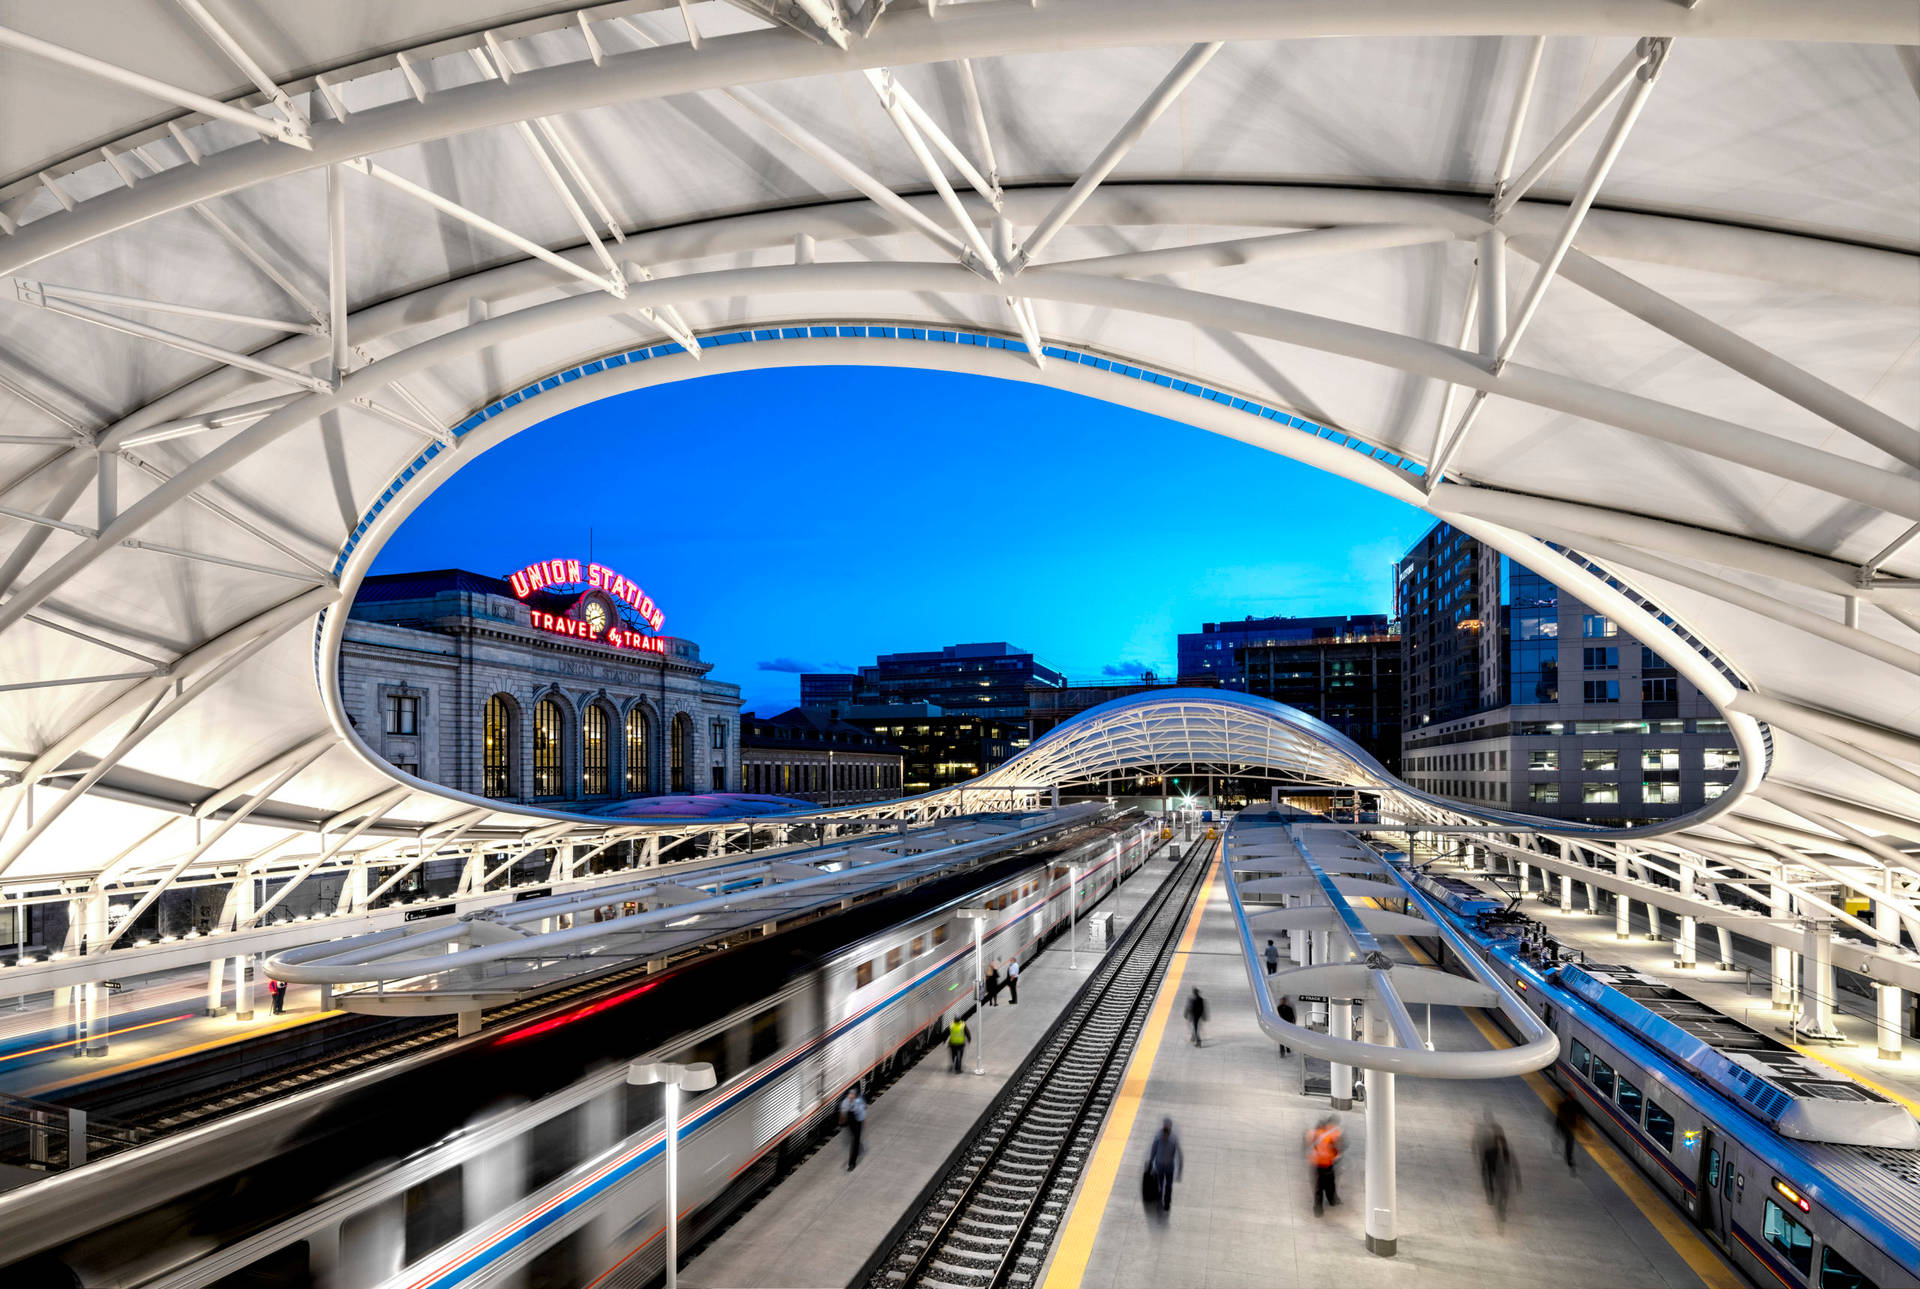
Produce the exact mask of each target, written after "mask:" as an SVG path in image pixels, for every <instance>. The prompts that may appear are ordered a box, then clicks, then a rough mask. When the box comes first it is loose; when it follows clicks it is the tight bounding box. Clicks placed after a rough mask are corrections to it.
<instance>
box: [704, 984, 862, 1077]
mask: <svg viewBox="0 0 1920 1289" xmlns="http://www.w3.org/2000/svg"><path fill="white" fill-rule="evenodd" d="M867 967H868V979H872V967H873V964H872V963H868V964H867ZM686 1059H687V1060H688V1061H689V1062H692V1063H694V1064H698V1063H699V1062H701V1061H705V1062H707V1063H708V1064H709V1065H711V1066H713V1085H714V1086H715V1087H716V1088H717V1087H719V1086H720V1085H721V1084H723V1083H725V1082H726V1081H727V1080H728V1079H730V1078H732V1077H733V1076H734V1075H735V1074H737V1073H738V1072H739V1071H738V1070H737V1069H736V1068H735V1066H734V1063H733V1048H732V1047H731V1045H730V1044H729V1043H728V1042H727V1031H725V1030H722V1031H721V1032H720V1033H718V1034H715V1035H713V1036H712V1037H710V1038H703V1039H701V1040H700V1041H699V1042H698V1043H695V1044H694V1045H693V1051H692V1052H690V1053H689V1054H688V1055H687V1057H686Z"/></svg>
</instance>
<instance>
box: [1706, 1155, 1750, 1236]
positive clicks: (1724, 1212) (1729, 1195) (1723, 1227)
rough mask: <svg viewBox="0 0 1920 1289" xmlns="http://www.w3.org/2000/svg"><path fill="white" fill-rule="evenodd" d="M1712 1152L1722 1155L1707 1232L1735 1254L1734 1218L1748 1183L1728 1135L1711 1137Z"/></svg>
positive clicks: (1739, 1156) (1739, 1158)
mask: <svg viewBox="0 0 1920 1289" xmlns="http://www.w3.org/2000/svg"><path fill="white" fill-rule="evenodd" d="M1711 1139H1712V1142H1713V1148H1714V1149H1715V1150H1716V1151H1718V1152H1719V1154H1720V1185H1719V1189H1718V1191H1717V1192H1716V1198H1715V1200H1714V1204H1713V1224H1712V1225H1711V1226H1709V1227H1708V1228H1707V1229H1708V1230H1709V1231H1711V1232H1712V1233H1713V1236H1714V1238H1715V1239H1717V1240H1718V1241H1719V1242H1720V1247H1721V1248H1723V1249H1725V1250H1727V1251H1728V1252H1730V1253H1731V1252H1733V1218H1734V1214H1735V1213H1737V1212H1738V1211H1739V1208H1740V1200H1741V1198H1742V1196H1741V1191H1742V1190H1743V1189H1744V1188H1745V1185H1746V1181H1745V1179H1744V1178H1742V1177H1741V1176H1740V1169H1741V1152H1740V1147H1738V1146H1737V1145H1735V1144H1734V1143H1733V1142H1732V1141H1731V1140H1729V1139H1728V1138H1727V1137H1726V1136H1725V1135H1723V1134H1721V1133H1718V1132H1715V1133H1712V1134H1711Z"/></svg>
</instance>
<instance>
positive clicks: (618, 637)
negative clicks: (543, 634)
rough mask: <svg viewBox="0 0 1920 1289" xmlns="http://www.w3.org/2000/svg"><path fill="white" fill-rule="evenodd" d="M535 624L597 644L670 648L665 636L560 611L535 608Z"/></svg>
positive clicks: (645, 650)
mask: <svg viewBox="0 0 1920 1289" xmlns="http://www.w3.org/2000/svg"><path fill="white" fill-rule="evenodd" d="M533 627H534V630H536V631H547V632H551V633H552V634H554V635H556V636H572V637H573V638H574V639H576V640H586V641H589V642H591V643H593V644H604V645H612V646H613V647H614V648H615V649H632V650H635V651H636V652H639V653H658V654H664V653H666V651H667V638H666V637H665V636H647V635H641V634H640V633H639V632H638V631H629V630H627V629H626V628H625V627H620V626H614V627H609V626H607V625H606V623H605V622H602V621H593V620H591V619H589V620H586V621H582V620H581V619H579V618H569V617H565V616H562V615H561V614H558V613H542V612H541V611H540V610H538V609H535V610H534V611H533Z"/></svg>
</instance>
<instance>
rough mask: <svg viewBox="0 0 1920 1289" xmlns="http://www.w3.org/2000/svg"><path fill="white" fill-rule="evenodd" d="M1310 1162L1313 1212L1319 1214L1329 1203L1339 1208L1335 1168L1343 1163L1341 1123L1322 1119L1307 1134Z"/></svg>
mask: <svg viewBox="0 0 1920 1289" xmlns="http://www.w3.org/2000/svg"><path fill="white" fill-rule="evenodd" d="M1307 1162H1309V1163H1310V1164H1312V1165H1313V1215H1314V1216H1315V1217H1319V1216H1320V1215H1321V1214H1322V1213H1324V1212H1325V1211H1326V1206H1327V1205H1332V1206H1333V1207H1334V1208H1339V1207H1340V1191H1339V1189H1338V1186H1337V1181H1338V1179H1337V1178H1336V1177H1335V1175H1334V1174H1335V1170H1336V1169H1337V1168H1338V1167H1339V1165H1340V1124H1339V1123H1338V1122H1337V1121H1336V1120H1334V1119H1333V1118H1331V1117H1329V1118H1326V1119H1322V1120H1321V1121H1320V1122H1319V1123H1317V1124H1315V1125H1314V1126H1313V1131H1311V1132H1309V1133H1308V1134H1307Z"/></svg>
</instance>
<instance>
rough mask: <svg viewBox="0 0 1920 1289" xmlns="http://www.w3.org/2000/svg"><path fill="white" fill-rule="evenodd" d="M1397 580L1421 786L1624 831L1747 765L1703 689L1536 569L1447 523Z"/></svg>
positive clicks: (1713, 792)
mask: <svg viewBox="0 0 1920 1289" xmlns="http://www.w3.org/2000/svg"><path fill="white" fill-rule="evenodd" d="M1397 587H1398V591H1399V596H1398V603H1399V608H1400V612H1401V614H1402V635H1403V638H1404V641H1405V649H1406V661H1405V664H1404V665H1405V672H1406V707H1405V730H1404V732H1403V735H1402V758H1403V766H1404V768H1403V771H1402V777H1404V778H1405V779H1407V780H1408V781H1409V782H1410V783H1412V784H1413V785H1414V786H1416V787H1420V788H1424V789H1426V790H1427V791H1429V792H1433V793H1436V794H1438V795H1440V796H1446V797H1452V798H1455V799H1458V800H1463V801H1470V802H1474V803H1477V804H1482V805H1491V806H1497V807H1503V808H1507V809H1513V810H1519V811H1523V812H1525V813H1527V814H1536V815H1544V816H1546V817H1548V818H1556V819H1580V820H1585V821H1589V822H1596V823H1605V824H1610V825H1617V826H1626V825H1631V824H1636V823H1648V822H1652V821H1654V820H1658V819H1665V818H1671V817H1673V816H1675V815H1679V814H1684V813H1686V812H1688V811H1690V810H1697V809H1699V808H1700V807H1701V806H1702V805H1704V804H1705V803H1706V802H1707V801H1710V800H1712V799H1713V798H1714V797H1716V796H1718V795H1719V794H1720V793H1721V792H1723V791H1725V790H1726V788H1727V787H1728V785H1730V784H1731V783H1732V782H1733V779H1734V776H1735V775H1736V774H1738V772H1739V769H1740V762H1739V754H1738V752H1737V750H1736V748H1735V745H1734V742H1733V739H1732V738H1731V736H1730V735H1729V734H1728V732H1727V724H1726V722H1725V720H1723V719H1722V718H1721V717H1720V715H1719V713H1718V712H1717V711H1715V710H1714V708H1713V705H1712V704H1711V703H1709V702H1708V701H1707V700H1706V698H1705V696H1704V695H1702V694H1701V693H1700V691H1699V690H1698V689H1696V688H1695V687H1694V686H1693V685H1691V684H1690V683H1688V682H1687V681H1686V680H1685V679H1684V678H1683V677H1681V676H1679V675H1678V674H1677V673H1676V672H1675V671H1674V669H1673V668H1672V667H1671V666H1670V665H1669V664H1668V663H1667V662H1666V661H1665V660H1664V659H1662V658H1660V657H1659V656H1658V655H1657V654H1655V653H1654V652H1653V651H1652V650H1651V649H1649V648H1647V647H1646V646H1644V645H1642V644H1641V643H1640V642H1639V641H1638V640H1636V639H1634V638H1633V637H1632V636H1630V635H1627V634H1626V633H1625V632H1624V631H1622V630H1621V628H1620V625H1619V624H1618V623H1617V622H1615V621H1613V620H1612V619H1611V618H1609V617H1607V616H1606V615H1605V614H1600V613H1596V612H1594V611H1593V610H1592V609H1591V608H1589V607H1588V606H1587V605H1585V604H1583V603H1581V601H1579V600H1578V599H1576V598H1575V597H1574V596H1572V595H1569V594H1568V593H1566V592H1565V591H1562V590H1560V589H1559V588H1558V587H1556V586H1555V585H1554V584H1553V583H1552V582H1551V581H1549V580H1547V579H1546V578H1545V577H1543V576H1541V575H1540V574H1538V573H1535V572H1533V571H1532V570H1531V569H1527V568H1524V567H1522V566H1521V565H1519V564H1516V563H1514V562H1513V561H1511V560H1509V559H1506V558H1505V557H1504V556H1502V555H1500V554H1499V553H1498V552H1497V551H1494V550H1492V549H1491V548H1490V547H1487V546H1484V545H1483V544H1482V543H1480V542H1478V541H1476V540H1474V539H1473V538H1470V537H1468V536H1466V535H1465V534H1464V533H1460V532H1458V531H1457V530H1455V529H1452V528H1450V527H1449V526H1447V525H1445V524H1442V525H1439V526H1437V527H1436V528H1435V529H1434V530H1433V531H1432V532H1429V533H1428V534H1427V535H1426V536H1425V537H1423V538H1422V539H1421V541H1420V542H1419V543H1418V544H1417V545H1416V546H1415V547H1414V548H1413V549H1412V550H1410V551H1409V552H1408V553H1407V557H1406V559H1404V560H1402V561H1401V564H1400V567H1399V570H1398V574H1397Z"/></svg>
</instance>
